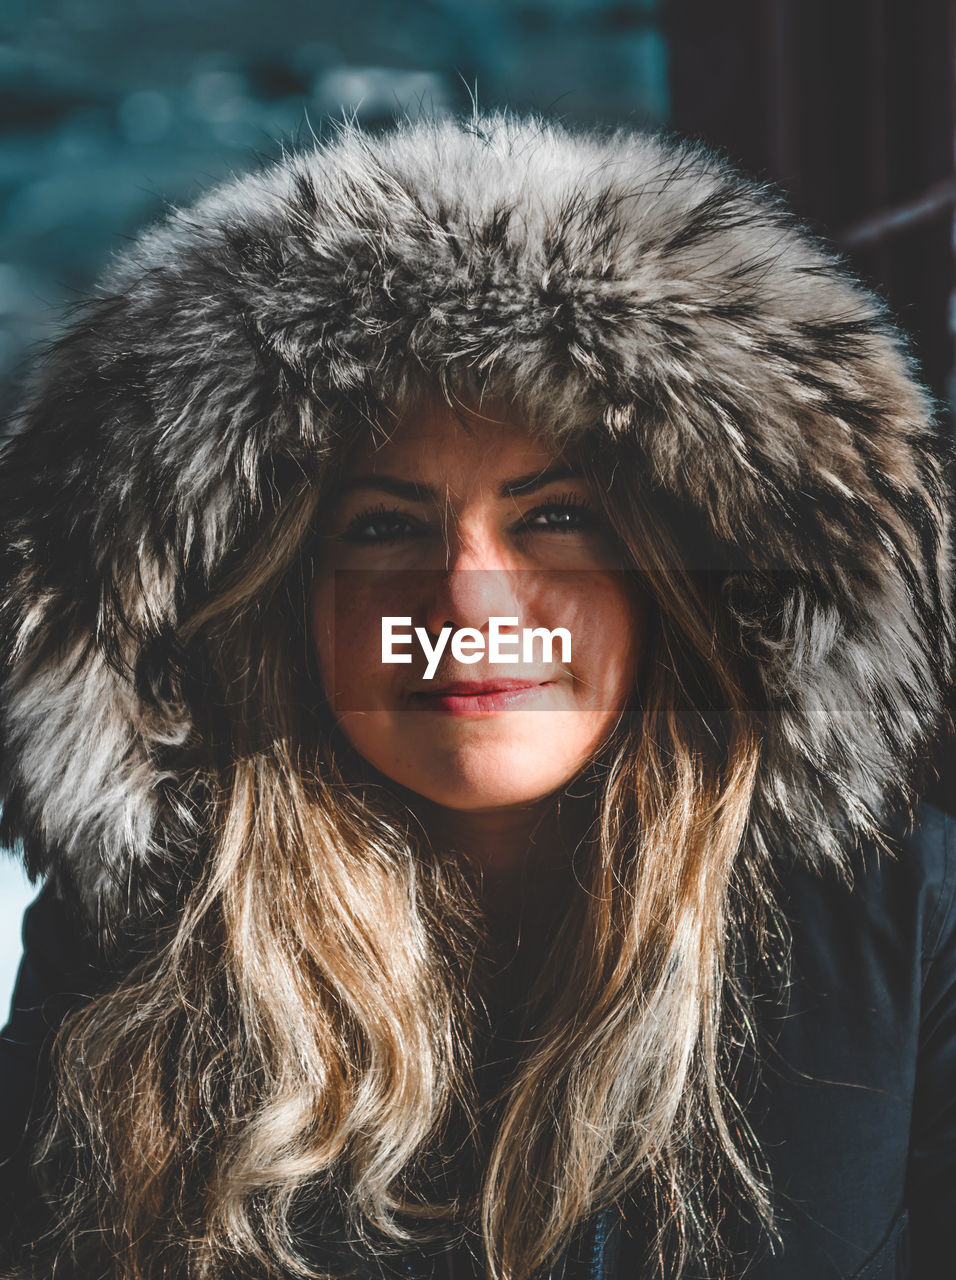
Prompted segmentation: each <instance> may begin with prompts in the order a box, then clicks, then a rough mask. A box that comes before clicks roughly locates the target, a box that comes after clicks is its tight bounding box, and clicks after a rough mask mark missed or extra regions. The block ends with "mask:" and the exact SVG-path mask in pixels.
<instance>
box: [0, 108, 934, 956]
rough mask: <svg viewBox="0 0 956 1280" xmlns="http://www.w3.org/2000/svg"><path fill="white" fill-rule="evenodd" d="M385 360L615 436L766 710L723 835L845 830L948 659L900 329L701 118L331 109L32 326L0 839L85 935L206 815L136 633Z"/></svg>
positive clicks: (183, 608) (895, 778)
mask: <svg viewBox="0 0 956 1280" xmlns="http://www.w3.org/2000/svg"><path fill="white" fill-rule="evenodd" d="M413 373H415V374H420V375H422V376H426V377H429V378H432V379H435V380H436V381H439V382H440V381H442V380H448V379H451V378H453V377H455V376H456V375H462V376H465V377H470V378H473V379H474V378H477V379H479V380H481V379H490V380H493V381H494V383H495V385H496V386H497V387H500V388H505V389H508V390H509V391H510V393H511V394H513V395H514V396H516V397H518V398H519V399H520V401H521V403H522V404H523V405H524V406H526V411H527V413H528V415H529V416H530V417H532V418H533V419H534V421H535V422H536V424H537V425H540V426H544V427H546V428H547V429H548V430H551V431H554V432H556V433H567V432H580V431H592V432H596V433H602V434H603V435H605V436H606V437H608V438H609V439H611V440H613V441H616V442H619V444H620V446H621V449H622V458H623V459H627V465H629V466H632V467H634V468H639V471H640V475H639V476H637V475H635V485H637V482H638V480H639V481H640V484H641V485H645V486H646V485H651V486H653V487H654V488H655V489H657V490H659V491H660V492H661V494H662V496H663V497H665V498H666V499H667V501H668V502H669V503H671V506H670V508H669V509H671V510H672V511H673V512H674V519H675V530H674V534H675V538H676V540H677V542H678V544H679V545H682V543H681V539H682V538H683V536H684V534H685V532H686V531H687V530H689V529H690V528H691V527H693V529H694V530H695V547H696V548H697V550H695V552H694V554H695V555H696V554H700V555H702V556H703V557H704V561H703V562H702V563H706V564H707V565H708V566H709V567H711V568H717V569H718V570H720V571H721V572H722V573H724V574H725V577H726V582H725V587H724V590H725V598H726V601H727V608H728V609H730V610H732V611H733V617H734V625H735V627H736V628H737V632H738V633H739V637H740V644H741V646H743V649H744V651H745V652H746V653H747V655H748V660H749V662H750V663H751V670H752V675H753V679H752V682H751V685H750V692H751V694H752V696H753V698H755V699H756V700H757V701H758V704H759V706H758V710H759V715H760V721H761V723H762V725H763V730H764V737H763V756H762V764H761V773H760V777H759V780H758V789H757V793H756V800H755V804H754V806H753V810H752V814H751V818H750V828H749V835H748V842H749V844H748V847H749V848H750V849H751V850H752V851H756V852H764V851H765V850H766V849H768V848H769V849H771V850H775V849H776V848H777V847H778V846H779V844H780V841H781V837H782V836H784V835H785V836H786V837H787V839H788V841H790V842H792V843H793V844H794V845H795V846H796V847H797V848H798V849H799V850H800V851H801V853H802V854H803V855H804V856H806V857H807V858H808V859H810V860H812V861H820V860H823V859H827V858H833V857H838V856H839V854H840V850H841V848H845V847H846V846H847V842H848V841H852V840H853V839H855V838H856V837H859V836H861V835H866V834H871V833H872V832H873V831H874V830H876V829H878V827H879V824H880V823H881V821H882V820H883V817H884V815H885V812H886V808H887V805H888V804H889V803H891V802H894V803H895V802H898V801H899V800H900V799H901V797H903V796H905V790H903V789H902V788H905V784H906V779H907V775H908V772H909V770H910V766H911V764H912V760H913V755H914V752H915V751H916V749H917V747H918V746H919V745H920V743H921V742H922V740H923V739H924V738H925V736H926V734H927V733H928V732H929V731H930V730H931V729H932V727H933V724H934V721H935V719H936V717H937V714H938V710H939V706H940V702H941V695H942V690H943V687H944V685H945V681H946V678H947V670H948V663H949V634H950V628H949V618H948V612H947V604H946V601H947V600H948V595H949V549H948V534H947V517H946V503H947V498H946V494H945V492H944V484H943V479H942V474H943V467H942V460H941V453H940V447H939V444H938V441H937V439H936V436H935V433H934V430H933V427H932V423H931V406H930V403H929V401H928V399H927V396H926V394H925V393H924V391H923V390H922V389H921V388H920V386H919V385H918V383H917V382H916V380H915V379H914V376H913V370H912V367H911V365H910V363H909V361H908V358H907V355H906V352H905V347H904V344H903V343H902V342H901V339H900V337H899V334H898V333H897V332H896V331H895V330H894V328H893V326H892V324H891V323H890V322H889V320H888V319H887V316H886V313H885V311H884V308H883V306H882V305H881V304H880V302H879V301H878V300H877V299H875V298H874V297H873V296H872V295H871V294H869V293H868V292H866V291H865V290H864V289H863V288H862V287H861V286H860V285H859V284H857V283H856V282H855V281H854V280H853V279H852V278H850V277H849V276H848V275H847V274H846V273H845V271H844V270H843V268H842V267H841V265H840V263H839V262H838V261H837V260H836V259H835V257H834V256H833V254H832V253H831V252H830V251H829V250H828V249H827V248H825V247H824V246H822V245H821V244H819V243H818V242H816V241H815V240H814V239H813V238H812V237H810V236H809V235H808V234H807V233H806V232H805V230H803V229H802V228H801V227H800V225H799V224H798V223H797V222H796V221H795V220H794V218H793V217H792V215H791V214H790V213H788V212H787V210H786V208H785V207H784V206H783V205H782V203H781V201H780V200H779V198H778V197H777V196H776V195H774V194H773V193H772V192H771V191H769V190H768V189H767V188H766V187H763V186H760V185H758V184H756V183H754V182H752V181H750V180H748V179H746V178H743V177H741V176H740V175H739V174H737V173H736V172H735V171H734V170H733V169H731V168H730V167H729V166H728V165H727V164H726V163H724V162H723V161H722V160H720V159H719V158H717V157H715V156H714V155H713V154H711V153H709V152H708V151H706V150H704V149H702V148H701V147H699V146H696V145H694V144H688V143H682V142H676V141H673V140H671V139H666V138H661V137H657V136H645V135H640V134H632V133H628V132H619V133H616V134H614V135H613V136H601V135H598V134H586V133H583V134H582V133H576V134H575V133H569V132H566V131H565V130H564V129H563V128H561V127H559V126H556V125H552V124H546V123H542V122H541V121H534V120H532V121H527V120H524V121H522V120H516V119H513V118H511V117H505V116H493V117H487V118H477V119H475V120H473V121H471V122H469V123H466V124H463V123H455V122H441V123H425V124H416V125H406V126H403V127H401V128H398V129H396V130H395V131H394V132H392V133H391V134H389V135H387V136H384V137H380V138H379V137H374V138H373V137H369V136H365V135H364V134H362V133H361V132H360V131H358V130H353V129H351V128H349V129H343V130H342V131H341V132H340V133H339V134H338V135H337V136H336V138H335V139H334V140H333V141H332V142H331V143H330V144H329V145H326V146H322V147H319V148H318V149H316V150H313V151H310V152H306V153H302V154H298V155H293V156H290V157H288V158H286V159H284V160H283V161H282V162H281V163H279V164H277V165H275V166H274V167H272V168H269V169H267V170H266V171H265V172H263V173H260V174H256V175H253V176H250V177H245V178H241V179H239V180H238V181H234V182H232V183H230V184H228V185H226V186H224V187H222V188H220V189H219V190H216V191H214V192H212V193H211V194H210V195H209V196H207V197H206V198H205V199H203V200H201V201H200V202H199V203H198V204H197V205H196V206H195V207H194V208H192V209H189V210H186V211H184V212H176V213H173V214H172V215H171V216H170V217H169V218H168V219H167V220H166V221H165V222H164V223H163V224H162V225H160V226H158V227H156V228H154V229H152V230H150V231H148V232H147V233H146V234H145V235H144V236H142V238H141V239H140V240H139V242H138V243H137V244H136V245H135V246H134V247H133V249H132V250H131V251H130V252H129V253H127V254H126V255H125V256H124V257H123V258H122V259H121V260H120V261H119V262H118V263H117V264H116V266H115V267H114V269H113V270H112V272H111V273H110V275H109V277H108V279H107V280H106V281H105V282H104V284H103V285H102V287H101V288H100V290H99V291H98V293H97V295H96V297H95V298H94V299H93V300H92V301H91V302H90V303H89V304H88V305H87V306H86V307H85V308H83V310H82V311H81V313H80V315H79V317H78V318H77V319H76V320H75V322H74V323H73V324H72V327H71V328H70V329H69V330H68V331H67V332H66V333H65V335H64V336H63V337H62V338H61V339H60V340H59V342H58V343H56V344H55V346H54V347H53V348H52V349H51V350H50V352H48V354H47V356H46V359H45V361H44V362H43V364H42V367H41V368H40V369H39V370H38V372H37V374H36V376H35V378H34V380H33V383H32V387H31V389H30V390H29V392H28V394H27V396H26V397H25V400H24V404H23V406H22V408H21V410H20V412H19V413H18V415H17V416H16V418H15V420H14V421H13V422H12V424H11V426H10V428H9V431H8V438H7V440H6V442H5V445H4V452H3V455H2V474H0V522H2V544H0V555H2V562H0V563H2V569H0V576H2V588H0V589H2V615H0V618H2V624H0V626H2V631H0V640H2V654H0V661H2V673H0V679H2V685H0V697H2V702H0V717H2V730H0V732H2V744H3V771H2V802H3V810H4V812H3V827H4V831H3V834H4V837H5V839H6V841H7V842H8V843H13V842H14V841H16V840H20V841H22V848H23V850H24V856H25V859H26V863H27V866H28V869H29V870H30V871H31V873H32V874H34V875H35V874H39V873H41V872H45V871H52V872H53V873H54V875H55V877H56V880H57V883H58V885H59V889H60V892H61V893H62V894H65V895H68V896H70V897H75V898H77V899H79V901H81V902H82V904H83V906H84V907H85V908H86V910H87V911H88V913H89V918H90V920H91V921H92V922H95V923H96V924H97V925H98V928H99V930H100V936H101V938H102V939H106V938H108V937H110V936H111V935H113V934H114V933H115V932H116V931H117V930H118V929H120V928H121V925H122V922H123V920H124V919H126V918H127V917H129V918H136V916H137V915H138V914H140V913H142V912H143V911H145V910H148V907H149V903H150V901H151V899H155V898H156V897H157V895H158V890H157V888H156V884H157V883H158V880H157V877H161V875H162V869H163V867H164V866H166V865H168V864H170V863H171V862H174V861H175V860H176V859H177V858H178V857H180V856H181V855H183V854H184V853H185V852H187V851H188V848H189V847H190V845H196V843H197V842H199V841H201V839H202V823H201V819H200V818H197V814H198V813H201V808H202V796H203V778H202V770H201V768H199V767H197V765H196V760H197V752H196V742H195V735H196V728H195V722H194V719H193V717H192V716H191V715H190V711H189V697H188V696H187V694H186V693H184V691H183V690H182V689H180V688H176V687H174V681H173V677H172V675H171V674H170V672H168V671H166V670H164V669H163V666H162V662H161V661H160V660H159V658H158V657H157V655H161V654H163V653H165V652H167V650H166V649H164V648H163V647H162V644H161V643H160V642H161V641H163V640H164V639H165V640H168V638H169V637H170V636H171V635H172V634H173V633H174V632H175V630H176V628H177V626H178V625H179V623H180V622H181V620H182V619H184V618H187V617H189V616H190V615H193V614H194V613H195V612H196V610H197V608H198V607H199V606H200V605H201V603H202V601H203V600H204V598H205V597H206V596H207V595H208V593H209V592H210V590H211V589H212V588H213V587H214V586H215V585H216V584H217V583H219V582H221V580H222V577H223V575H224V573H225V572H227V570H228V567H229V565H230V564H231V563H233V562H234V558H235V556H236V554H237V552H238V551H239V550H240V549H241V548H243V547H248V546H249V545H251V544H252V542H253V541H254V540H255V539H256V538H257V537H259V536H262V530H263V529H264V527H265V525H266V523H267V522H268V520H269V519H270V517H271V516H272V515H273V513H274V512H275V510H276V507H277V505H278V504H280V503H281V502H282V501H283V495H284V494H286V493H288V491H289V489H290V486H291V485H292V484H293V483H294V482H298V483H301V480H302V477H303V475H306V476H309V475H317V474H318V473H319V471H320V469H321V463H322V459H323V457H324V456H325V455H326V453H327V452H328V450H329V449H330V447H331V445H332V443H333V441H334V439H335V438H336V433H337V430H338V426H337V424H339V423H341V422H342V421H343V418H344V417H348V416H351V417H352V419H353V420H354V416H355V414H356V413H357V412H358V413H360V414H369V413H371V412H374V410H375V406H376V405H377V404H379V403H381V402H387V401H388V400H389V398H390V397H394V396H396V395H398V394H400V393H401V389H402V387H403V386H404V385H405V383H406V381H407V379H408V378H409V377H410V376H411V375H412V374H413ZM678 526H679V527H678Z"/></svg>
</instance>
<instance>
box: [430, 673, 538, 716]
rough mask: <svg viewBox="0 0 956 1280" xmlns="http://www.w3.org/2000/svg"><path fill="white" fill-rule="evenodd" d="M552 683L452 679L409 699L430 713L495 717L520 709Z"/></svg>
mask: <svg viewBox="0 0 956 1280" xmlns="http://www.w3.org/2000/svg"><path fill="white" fill-rule="evenodd" d="M553 683H554V681H553V680H452V681H449V682H448V683H447V684H443V685H439V686H438V688H436V689H435V690H431V689H429V690H419V691H417V692H416V693H414V694H413V695H412V696H413V698H414V700H415V702H416V703H417V704H418V705H419V706H421V707H424V708H426V709H427V710H429V711H439V712H443V713H444V714H445V715H453V716H482V715H494V714H495V713H497V712H500V711H508V710H511V709H513V708H514V709H517V708H520V707H521V705H522V704H523V703H526V702H530V701H531V699H532V698H534V697H535V695H536V694H537V692H538V690H539V689H544V688H546V687H547V686H548V685H551V684H553Z"/></svg>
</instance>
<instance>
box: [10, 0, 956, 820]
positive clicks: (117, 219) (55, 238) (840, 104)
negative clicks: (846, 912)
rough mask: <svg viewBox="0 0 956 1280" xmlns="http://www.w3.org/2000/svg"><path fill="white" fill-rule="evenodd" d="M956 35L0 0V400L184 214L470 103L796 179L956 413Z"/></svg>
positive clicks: (829, 0) (814, 19)
mask: <svg viewBox="0 0 956 1280" xmlns="http://www.w3.org/2000/svg"><path fill="white" fill-rule="evenodd" d="M954 32H956V0H619V2H618V3H614V2H612V0H538V2H534V0H402V2H397V0H396V2H392V3H388V2H386V0H336V2H335V3H331V2H329V0H258V2H257V3H250V2H248V0H246V2H240V0H3V7H2V9H0V127H2V130H3V137H2V142H0V404H2V405H4V406H9V404H10V403H11V400H12V397H13V395H14V394H15V386H16V382H17V376H18V371H19V370H20V369H21V368H22V367H23V365H24V362H25V361H26V360H28V358H29V354H30V352H31V350H32V349H34V347H35V346H36V345H37V344H39V343H41V342H42V341H43V340H44V339H45V338H46V337H47V336H49V334H50V333H51V332H52V331H53V330H54V328H55V325H56V322H57V319H58V317H59V316H60V315H61V314H62V309H63V306H64V304H65V303H69V302H70V301H71V300H74V299H76V298H79V297H81V296H82V295H83V294H84V292H85V291H86V290H87V289H88V288H89V286H90V284H91V282H92V280H93V279H94V278H95V276H96V275H97V274H98V273H99V271H100V270H101V269H102V267H103V266H104V264H105V262H106V261H107V259H108V257H109V254H110V252H111V251H113V250H115V249H116V247H117V246H121V245H123V244H124V243H125V242H126V239H128V238H129V237H130V236H131V235H133V234H134V232H135V231H136V230H137V229H138V228H139V227H141V226H142V225H143V224H144V223H145V222H147V221H149V220H150V219H153V218H155V217H157V216H159V215H160V214H161V213H162V211H163V209H164V207H165V206H166V205H167V204H169V203H173V204H177V203H182V202H184V201H188V200H190V199H191V198H192V197H194V196H195V195H197V194H198V193H199V192H200V191H201V190H203V189H204V188H206V187H207V186H209V185H210V183H211V182H213V181H215V180H216V179H219V178H222V177H225V176H228V175H229V174H230V173H232V172H234V171H241V170H244V169H247V168H249V167H250V166H254V165H256V164H257V163H260V162H261V161H262V160H264V159H268V158H270V157H272V156H275V155H277V154H278V152H279V150H280V149H281V146H282V144H283V142H285V143H287V144H288V143H292V144H295V143H300V144H301V143H305V144H308V143H309V142H310V141H311V137H312V135H313V134H314V135H317V136H320V137H321V136H322V135H323V133H325V132H327V130H328V127H329V124H328V122H329V120H330V119H331V118H334V117H336V116H338V117H341V115H342V114H343V112H344V113H345V114H346V115H348V116H351V115H353V114H354V116H355V117H356V118H357V119H358V120H359V121H361V122H362V123H363V124H364V125H366V126H367V127H369V128H380V127H384V126H387V124H388V123H389V121H390V120H391V119H392V118H393V117H394V116H395V115H396V114H399V113H408V114H410V115H415V114H416V113H417V112H419V111H425V112H427V113H432V112H442V111H450V112H457V111H463V110H470V107H471V96H472V95H473V94H475V93H476V94H477V99H478V104H479V106H480V107H482V108H490V107H493V106H509V107H513V108H515V109H518V110H521V109H527V108H534V109H537V110H540V111H543V112H546V113H547V114H549V115H554V116H559V117H562V118H564V119H566V120H568V121H570V122H572V123H585V124H586V123H591V122H615V121H622V122H625V123H628V124H631V125H634V126H638V127H639V126H647V125H649V126H664V127H669V128H676V129H678V130H680V131H681V132H684V133H689V134H693V135H696V136H699V137H703V138H704V139H706V140H707V141H708V142H710V143H712V144H713V145H715V146H717V147H719V148H721V149H722V150H724V151H725V152H726V153H727V154H728V155H729V156H730V157H731V158H732V159H733V160H735V161H736V162H738V163H739V164H741V165H742V166H743V167H744V168H746V169H748V170H749V171H751V172H753V173H756V174H758V175H761V176H763V177H765V178H767V179H769V180H771V181H773V182H776V183H779V184H781V185H782V186H783V187H785V188H786V189H787V190H788V191H789V192H790V195H791V198H792V200H793V203H794V204H795V206H796V208H797V209H798V210H799V211H800V212H801V213H802V214H803V215H804V216H805V217H806V218H807V219H809V220H810V222H811V223H812V224H813V225H814V227H815V228H816V229H818V230H820V231H822V232H823V233H824V234H826V235H828V236H829V237H830V238H832V239H834V240H835V241H836V242H837V243H838V244H839V245H840V246H841V247H842V249H843V250H844V252H845V253H846V255H847V257H848V258H849V259H850V261H851V263H852V265H853V266H854V268H855V269H856V270H857V271H858V272H859V273H860V274H861V275H862V276H863V277H864V278H865V279H866V280H867V281H868V282H869V283H870V284H871V285H872V286H873V287H875V288H876V289H877V291H878V292H880V293H882V294H883V295H884V296H885V297H886V298H887V299H888V301H889V303H890V305H891V307H892V308H893V310H894V311H895V313H896V315H897V317H898V318H899V320H900V322H901V323H902V325H903V327H904V328H905V329H906V330H907V331H908V332H909V333H910V334H911V335H912V338H913V344H914V351H915V354H916V356H917V358H918V360H919V362H920V365H921V368H922V372H923V376H924V378H925V380H926V381H927V382H928V384H929V386H930V387H931V389H932V390H933V392H934V393H935V395H936V396H937V398H938V401H939V405H940V414H941V416H942V417H943V419H944V421H945V422H946V423H947V424H948V423H949V422H950V421H951V416H950V406H951V402H952V398H953V397H952V390H953V377H952V371H953V327H954V326H953V321H952V318H951V317H952V315H953V303H952V298H953V283H954V282H953V226H954V219H953V213H954V201H956V175H954V93H953V80H954V62H956V58H954V55H956V39H954ZM947 752H948V755H947ZM938 759H939V760H940V761H942V768H943V771H944V779H945V781H943V782H942V783H940V782H939V781H937V782H935V783H934V782H933V781H932V777H931V776H930V782H929V783H928V787H929V788H930V790H931V791H932V794H933V798H935V799H936V800H937V801H938V802H939V801H942V802H943V803H944V804H948V805H949V806H950V807H952V801H951V799H950V795H951V793H952V794H953V795H954V796H956V754H954V752H953V750H952V748H951V747H948V746H946V745H945V744H944V745H943V746H942V747H941V748H940V749H939V753H938Z"/></svg>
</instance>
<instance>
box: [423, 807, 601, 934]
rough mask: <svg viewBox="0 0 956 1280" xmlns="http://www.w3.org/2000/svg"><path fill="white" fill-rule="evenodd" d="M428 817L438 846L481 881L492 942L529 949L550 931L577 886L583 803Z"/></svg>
mask: <svg viewBox="0 0 956 1280" xmlns="http://www.w3.org/2000/svg"><path fill="white" fill-rule="evenodd" d="M422 816H423V819H424V821H425V824H426V826H427V829H428V831H429V833H430V836H431V839H432V840H433V842H435V843H436V844H439V845H441V846H442V847H444V848H446V849H448V850H450V851H453V852H454V853H455V854H456V855H457V856H458V857H459V858H460V859H461V860H462V862H463V863H464V865H465V866H466V867H467V868H468V869H470V870H471V871H473V872H475V873H477V876H478V882H479V894H480V897H481V901H482V905H483V907H484V910H485V913H486V916H487V919H488V923H489V926H490V928H491V930H492V932H493V934H495V935H497V936H498V937H499V938H500V939H501V940H502V941H508V940H510V941H513V942H514V943H516V944H518V943H520V944H522V945H523V946H524V945H525V944H528V943H530V942H531V941H532V939H533V938H534V939H539V937H540V935H542V934H543V933H547V932H549V931H550V926H551V925H552V923H553V922H554V920H555V918H556V917H557V916H559V915H561V914H563V912H564V909H565V907H566V906H567V904H568V901H569V897H570V895H571V893H572V892H573V888H574V884H575V879H574V867H573V860H574V852H575V849H576V848H577V846H578V844H579V843H580V841H581V839H582V837H583V835H584V833H585V830H586V828H587V823H588V820H589V817H590V813H589V810H588V809H587V808H586V806H585V805H583V804H582V802H581V800H570V799H569V798H568V797H567V796H566V795H563V796H561V797H560V798H559V797H557V796H549V797H546V798H545V799H543V800H539V801H536V802H534V803H532V804H528V805H514V806H509V807H508V808H505V809H490V810H484V811H480V812H461V811H459V810H453V809H445V808H440V807H439V806H437V805H436V806H431V807H430V809H429V811H428V812H427V813H425V814H423V815H422Z"/></svg>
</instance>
